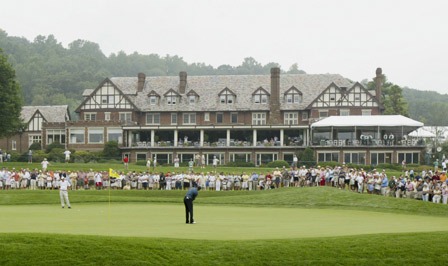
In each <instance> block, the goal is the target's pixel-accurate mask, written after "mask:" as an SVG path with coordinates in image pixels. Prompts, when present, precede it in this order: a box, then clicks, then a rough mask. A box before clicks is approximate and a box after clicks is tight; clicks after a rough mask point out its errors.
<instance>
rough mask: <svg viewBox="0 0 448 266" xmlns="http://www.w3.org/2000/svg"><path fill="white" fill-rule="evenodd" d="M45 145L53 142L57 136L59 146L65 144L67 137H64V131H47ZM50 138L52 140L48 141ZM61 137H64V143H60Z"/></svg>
mask: <svg viewBox="0 0 448 266" xmlns="http://www.w3.org/2000/svg"><path fill="white" fill-rule="evenodd" d="M46 135H47V145H48V144H51V143H53V142H54V139H55V138H54V136H57V135H59V139H60V140H61V141H60V143H61V144H65V143H66V142H67V137H66V136H65V129H47V134H46ZM50 136H53V140H52V141H50V138H49V137H50ZM62 136H64V137H65V138H64V141H62Z"/></svg>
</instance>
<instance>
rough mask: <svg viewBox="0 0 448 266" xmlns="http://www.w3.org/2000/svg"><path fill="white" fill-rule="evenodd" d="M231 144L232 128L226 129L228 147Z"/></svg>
mask: <svg viewBox="0 0 448 266" xmlns="http://www.w3.org/2000/svg"><path fill="white" fill-rule="evenodd" d="M229 146H230V129H227V130H226V147H229Z"/></svg>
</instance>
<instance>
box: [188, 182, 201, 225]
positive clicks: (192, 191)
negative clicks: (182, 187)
mask: <svg viewBox="0 0 448 266" xmlns="http://www.w3.org/2000/svg"><path fill="white" fill-rule="evenodd" d="M199 190H201V187H192V188H190V189H189V190H188V191H187V194H185V197H184V204H185V217H186V223H187V224H195V223H196V222H195V221H194V219H193V201H194V200H195V199H196V197H197V196H198V194H199V193H198V191H199Z"/></svg>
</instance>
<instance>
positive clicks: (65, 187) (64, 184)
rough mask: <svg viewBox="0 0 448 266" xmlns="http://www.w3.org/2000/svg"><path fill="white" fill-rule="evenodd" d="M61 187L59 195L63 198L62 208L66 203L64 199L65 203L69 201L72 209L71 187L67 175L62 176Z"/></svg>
mask: <svg viewBox="0 0 448 266" xmlns="http://www.w3.org/2000/svg"><path fill="white" fill-rule="evenodd" d="M59 185H60V188H59V197H60V198H61V206H62V208H64V206H65V204H64V200H65V203H67V206H68V208H69V209H71V208H72V207H71V206H70V201H69V200H68V191H67V190H68V187H70V183H69V182H68V181H67V180H66V178H65V176H62V177H61V182H60V183H59Z"/></svg>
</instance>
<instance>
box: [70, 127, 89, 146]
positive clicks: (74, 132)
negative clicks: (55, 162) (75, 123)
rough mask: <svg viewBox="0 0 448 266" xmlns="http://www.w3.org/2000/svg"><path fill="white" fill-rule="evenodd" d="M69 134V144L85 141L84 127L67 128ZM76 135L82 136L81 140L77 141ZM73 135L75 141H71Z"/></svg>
mask: <svg viewBox="0 0 448 266" xmlns="http://www.w3.org/2000/svg"><path fill="white" fill-rule="evenodd" d="M69 136H70V138H69V142H70V144H84V143H85V142H86V132H85V129H84V128H71V129H70V130H69ZM77 136H82V141H79V142H78V137H77ZM73 137H75V141H72V140H73Z"/></svg>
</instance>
